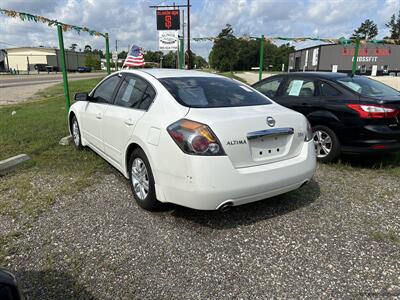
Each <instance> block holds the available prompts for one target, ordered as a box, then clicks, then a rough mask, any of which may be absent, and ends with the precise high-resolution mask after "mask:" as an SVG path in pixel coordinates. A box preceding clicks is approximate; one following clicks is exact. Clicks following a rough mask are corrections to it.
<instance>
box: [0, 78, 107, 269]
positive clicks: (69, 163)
mask: <svg viewBox="0 0 400 300" xmlns="http://www.w3.org/2000/svg"><path fill="white" fill-rule="evenodd" d="M99 80H100V79H87V80H80V81H74V82H71V83H70V93H71V98H72V97H73V94H74V93H75V92H77V91H89V90H90V89H91V88H92V87H93V86H94V85H95V84H96V83H97V82H98V81H99ZM12 112H15V113H14V114H12ZM66 116H67V114H66V110H65V102H64V94H63V87H62V85H61V84H59V85H56V86H54V87H51V88H48V89H46V90H44V91H43V92H40V93H39V94H37V95H35V101H34V102H30V103H24V104H20V105H12V106H2V107H0V129H1V130H0V149H1V150H2V151H1V152H0V160H2V159H5V158H8V157H11V156H14V155H17V154H21V153H26V154H28V155H29V156H30V157H31V160H30V161H28V162H26V163H24V164H23V165H22V166H21V167H19V168H18V169H17V170H16V171H14V172H12V173H10V174H8V175H6V176H3V177H0V218H1V217H2V216H3V218H12V219H15V221H16V222H19V223H20V224H22V227H26V226H29V223H30V222H31V221H32V220H34V219H35V218H36V217H38V216H39V215H40V214H41V213H43V212H44V211H46V210H47V209H48V207H49V206H50V205H51V204H53V203H54V201H55V199H56V198H57V196H59V195H68V194H73V193H75V192H77V191H80V190H82V189H83V188H85V187H88V186H90V185H91V184H93V183H94V182H95V180H94V174H97V173H99V172H111V170H112V168H111V167H110V166H109V165H108V164H107V163H106V162H105V161H104V160H103V159H101V158H100V157H99V156H98V155H96V154H95V153H94V152H92V151H90V150H84V151H77V150H75V149H74V148H73V146H72V145H70V146H60V145H59V144H58V143H59V140H60V139H61V138H62V137H64V136H66V135H68V134H69V132H68V128H67V118H66ZM18 234H19V233H18V232H16V231H12V232H9V233H8V234H6V235H3V236H0V242H1V244H2V249H0V262H1V261H2V258H3V259H4V257H5V256H6V255H7V253H8V252H9V251H7V249H9V250H10V251H11V250H12V245H11V243H12V241H13V240H15V236H16V235H18Z"/></svg>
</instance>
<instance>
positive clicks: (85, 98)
mask: <svg viewBox="0 0 400 300" xmlns="http://www.w3.org/2000/svg"><path fill="white" fill-rule="evenodd" d="M74 99H75V100H76V101H89V100H90V97H89V95H88V93H76V94H75V97H74Z"/></svg>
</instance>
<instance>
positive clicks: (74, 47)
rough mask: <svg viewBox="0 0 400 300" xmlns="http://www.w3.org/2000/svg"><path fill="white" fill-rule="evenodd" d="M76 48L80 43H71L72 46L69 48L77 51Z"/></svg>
mask: <svg viewBox="0 0 400 300" xmlns="http://www.w3.org/2000/svg"><path fill="white" fill-rule="evenodd" d="M76 48H78V44H75V43H73V44H71V46H69V49H70V50H71V51H74V52H75V51H76Z"/></svg>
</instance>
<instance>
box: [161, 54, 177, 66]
mask: <svg viewBox="0 0 400 300" xmlns="http://www.w3.org/2000/svg"><path fill="white" fill-rule="evenodd" d="M176 59H177V58H176V52H173V51H170V52H168V53H167V54H166V55H164V56H163V62H162V67H163V68H170V69H174V68H176Z"/></svg>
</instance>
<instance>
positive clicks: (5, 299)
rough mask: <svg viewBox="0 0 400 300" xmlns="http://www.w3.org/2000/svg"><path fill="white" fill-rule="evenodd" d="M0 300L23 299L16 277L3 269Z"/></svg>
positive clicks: (0, 270)
mask: <svg viewBox="0 0 400 300" xmlns="http://www.w3.org/2000/svg"><path fill="white" fill-rule="evenodd" d="M0 299H2V300H21V299H22V297H21V293H20V291H19V289H18V285H17V280H16V279H15V276H14V275H13V274H11V273H10V272H7V271H5V270H3V269H0Z"/></svg>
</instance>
